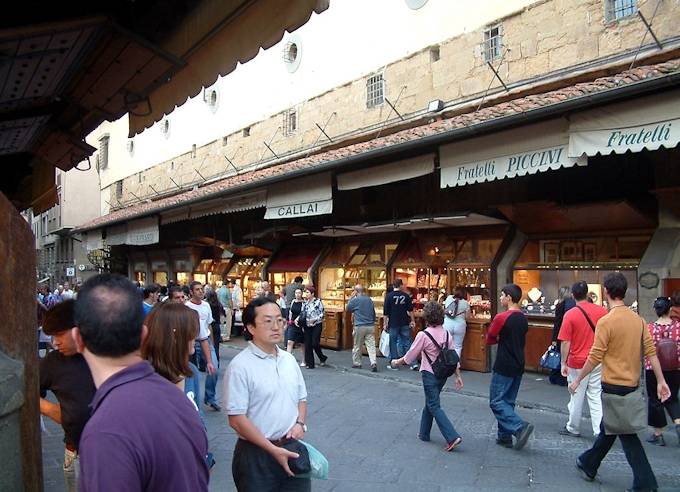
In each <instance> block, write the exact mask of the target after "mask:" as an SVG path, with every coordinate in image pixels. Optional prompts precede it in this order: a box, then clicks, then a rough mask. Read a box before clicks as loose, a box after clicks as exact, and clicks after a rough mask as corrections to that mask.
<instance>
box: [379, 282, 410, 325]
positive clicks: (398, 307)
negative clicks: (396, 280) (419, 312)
mask: <svg viewBox="0 0 680 492" xmlns="http://www.w3.org/2000/svg"><path fill="white" fill-rule="evenodd" d="M412 311H413V300H412V299H411V296H410V295H408V294H407V293H406V292H402V291H400V290H393V291H392V292H388V294H387V295H386V296H385V306H384V307H383V313H384V314H385V316H389V319H388V324H387V327H388V328H400V327H402V326H408V324H409V323H410V322H411V316H410V315H409V314H408V313H410V312H412Z"/></svg>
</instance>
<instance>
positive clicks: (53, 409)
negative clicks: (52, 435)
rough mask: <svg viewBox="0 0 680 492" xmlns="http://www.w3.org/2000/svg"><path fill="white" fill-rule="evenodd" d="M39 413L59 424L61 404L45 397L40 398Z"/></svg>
mask: <svg viewBox="0 0 680 492" xmlns="http://www.w3.org/2000/svg"><path fill="white" fill-rule="evenodd" d="M40 413H41V414H42V415H44V416H45V417H49V418H51V419H52V420H54V421H55V422H56V423H57V424H61V406H59V404H58V403H52V402H51V401H48V400H46V399H45V398H40Z"/></svg>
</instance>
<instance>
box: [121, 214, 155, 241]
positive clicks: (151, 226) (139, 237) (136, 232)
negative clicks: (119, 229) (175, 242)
mask: <svg viewBox="0 0 680 492" xmlns="http://www.w3.org/2000/svg"><path fill="white" fill-rule="evenodd" d="M158 240H159V232H158V218H157V217H148V218H145V219H140V220H136V221H134V222H130V223H129V224H128V230H127V240H126V241H125V243H126V244H130V245H135V246H141V245H145V244H156V243H157V242H158Z"/></svg>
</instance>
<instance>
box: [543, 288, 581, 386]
mask: <svg viewBox="0 0 680 492" xmlns="http://www.w3.org/2000/svg"><path fill="white" fill-rule="evenodd" d="M559 299H560V302H558V303H557V306H555V323H554V324H553V332H552V345H553V347H555V349H556V350H557V352H559V351H560V343H559V340H558V339H557V336H558V334H559V333H560V328H562V320H563V319H564V313H566V312H567V311H569V310H570V309H571V308H573V307H574V306H576V301H574V298H573V297H572V296H571V289H570V288H569V287H566V286H565V287H560V293H559ZM548 379H549V380H550V383H551V384H557V385H559V386H566V385H567V378H565V377H564V376H562V374H561V372H560V369H559V368H557V369H553V370H552V371H550V376H549V377H548Z"/></svg>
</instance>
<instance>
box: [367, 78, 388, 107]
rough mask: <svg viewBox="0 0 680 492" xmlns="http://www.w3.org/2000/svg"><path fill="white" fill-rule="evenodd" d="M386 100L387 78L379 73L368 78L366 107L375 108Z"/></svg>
mask: <svg viewBox="0 0 680 492" xmlns="http://www.w3.org/2000/svg"><path fill="white" fill-rule="evenodd" d="M383 102H385V79H383V74H381V73H379V74H376V75H373V76H372V77H369V78H368V80H366V107H367V108H374V107H376V106H380V105H381V104H382V103H383Z"/></svg>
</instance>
